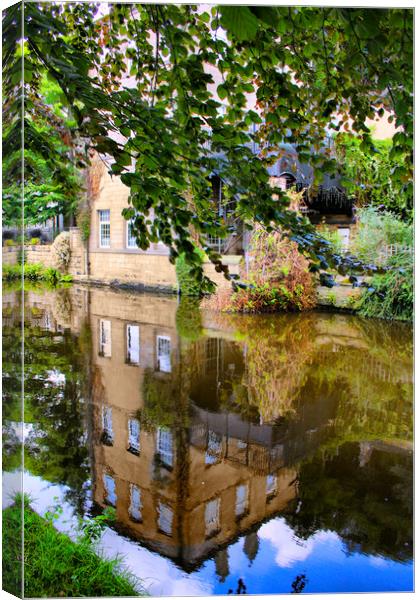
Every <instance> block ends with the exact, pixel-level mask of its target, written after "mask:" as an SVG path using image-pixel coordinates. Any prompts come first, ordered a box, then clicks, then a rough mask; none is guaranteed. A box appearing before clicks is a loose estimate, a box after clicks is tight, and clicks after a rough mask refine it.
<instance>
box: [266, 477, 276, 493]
mask: <svg viewBox="0 0 420 600" xmlns="http://www.w3.org/2000/svg"><path fill="white" fill-rule="evenodd" d="M265 489H266V493H267V496H271V495H273V494H275V493H276V492H277V477H275V475H267V479H266V487H265Z"/></svg>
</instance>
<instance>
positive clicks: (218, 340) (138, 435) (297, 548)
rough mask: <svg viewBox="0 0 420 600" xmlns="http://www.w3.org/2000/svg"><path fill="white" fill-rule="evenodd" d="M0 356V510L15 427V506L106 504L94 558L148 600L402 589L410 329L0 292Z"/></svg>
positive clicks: (112, 296)
mask: <svg viewBox="0 0 420 600" xmlns="http://www.w3.org/2000/svg"><path fill="white" fill-rule="evenodd" d="M22 302H24V309H25V310H24V315H25V317H24V325H25V349H24V361H25V376H24V381H25V388H24V397H25V413H24V423H23V424H22V416H21V410H20V394H21V384H20V374H21V367H20V365H21V358H22V357H21V343H20V325H21V319H22V317H21V315H22ZM3 353H4V356H3V372H4V383H3V390H4V405H3V427H4V434H3V435H4V445H3V468H4V471H5V473H4V482H3V495H4V498H5V500H6V503H7V502H10V498H11V496H12V494H13V491H15V490H17V489H19V486H20V485H21V481H22V479H21V477H20V474H19V464H20V453H21V450H20V442H19V440H20V439H21V438H22V432H23V434H24V438H25V465H24V478H23V482H24V483H23V485H24V491H25V492H27V493H29V494H30V496H31V498H32V501H31V502H32V506H33V507H34V508H35V509H36V510H37V511H38V512H40V513H41V514H43V513H45V511H46V510H48V508H49V507H51V506H57V505H60V506H62V507H63V514H62V515H61V517H60V518H59V520H58V521H57V527H58V528H59V529H61V530H64V531H69V532H70V533H71V534H72V535H74V526H75V524H76V523H77V519H78V517H79V516H82V517H84V518H89V517H92V516H94V515H98V514H100V513H101V512H103V510H104V509H105V508H106V507H107V506H113V507H115V510H116V520H115V523H113V524H112V525H111V526H110V527H108V528H107V529H106V531H105V533H104V535H103V537H102V539H101V542H100V549H101V551H102V552H103V553H104V554H105V555H107V556H115V555H117V554H118V555H119V556H120V557H121V558H122V561H123V564H124V565H125V566H127V567H128V568H129V569H130V570H131V571H132V572H133V573H134V574H135V575H137V576H138V577H139V578H141V580H142V581H143V584H144V586H145V588H146V589H147V590H148V591H149V593H150V594H152V595H155V596H158V595H210V594H228V593H233V594H236V593H247V594H262V593H290V592H303V593H311V592H373V591H375V592H378V591H410V590H412V589H413V515H412V501H413V490H412V478H413V473H412V468H413V448H412V434H413V432H412V425H413V421H412V412H413V406H412V401H413V382H412V378H413V371H412V369H413V347H412V328H411V327H410V326H408V325H405V324H401V323H387V322H384V321H379V320H365V319H361V318H358V317H354V316H348V315H342V314H330V313H321V312H320V313H316V312H311V313H308V314H288V315H275V316H271V315H270V316H232V315H225V314H219V313H213V312H210V311H204V310H200V308H199V307H198V306H197V304H196V303H195V302H194V301H192V300H189V299H183V300H182V301H181V302H179V301H178V300H177V299H175V298H173V297H168V296H154V295H140V294H131V293H128V292H121V291H120V292H117V291H112V290H110V289H100V288H97V289H88V288H86V287H82V286H80V287H79V286H72V287H69V288H67V289H61V290H58V291H49V290H45V289H37V288H28V289H27V290H26V292H25V294H24V300H22V295H21V293H20V292H19V291H13V290H12V289H10V290H8V289H7V288H6V289H5V290H4V293H3Z"/></svg>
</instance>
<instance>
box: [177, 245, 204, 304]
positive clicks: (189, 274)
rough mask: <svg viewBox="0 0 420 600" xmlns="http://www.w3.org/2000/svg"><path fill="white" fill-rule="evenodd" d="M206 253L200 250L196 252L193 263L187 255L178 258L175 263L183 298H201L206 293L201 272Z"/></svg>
mask: <svg viewBox="0 0 420 600" xmlns="http://www.w3.org/2000/svg"><path fill="white" fill-rule="evenodd" d="M203 256H205V255H204V253H203V252H202V251H201V250H199V249H198V248H197V249H196V250H195V251H194V254H193V260H194V262H193V263H191V262H190V261H189V259H187V257H186V256H185V254H184V253H183V254H181V255H180V256H178V258H177V259H176V262H175V269H176V277H177V280H178V289H179V291H180V292H181V294H182V295H183V296H201V295H202V294H203V293H204V292H205V287H204V278H203V275H202V271H201V268H200V267H201V265H202V263H203Z"/></svg>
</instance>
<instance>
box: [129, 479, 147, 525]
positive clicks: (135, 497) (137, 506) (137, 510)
mask: <svg viewBox="0 0 420 600" xmlns="http://www.w3.org/2000/svg"><path fill="white" fill-rule="evenodd" d="M142 508H143V504H142V501H141V489H140V488H139V486H138V485H135V484H134V483H130V506H129V509H128V514H129V516H130V519H132V520H133V521H141V520H142V513H141V510H142Z"/></svg>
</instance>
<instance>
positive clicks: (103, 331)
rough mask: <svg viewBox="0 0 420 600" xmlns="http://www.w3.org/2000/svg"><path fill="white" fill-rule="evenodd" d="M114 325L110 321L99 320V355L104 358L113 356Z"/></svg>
mask: <svg viewBox="0 0 420 600" xmlns="http://www.w3.org/2000/svg"><path fill="white" fill-rule="evenodd" d="M111 336H112V325H111V321H109V320H108V319H99V355H100V356H103V357H104V358H111V356H112V343H111V340H112V337H111Z"/></svg>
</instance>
